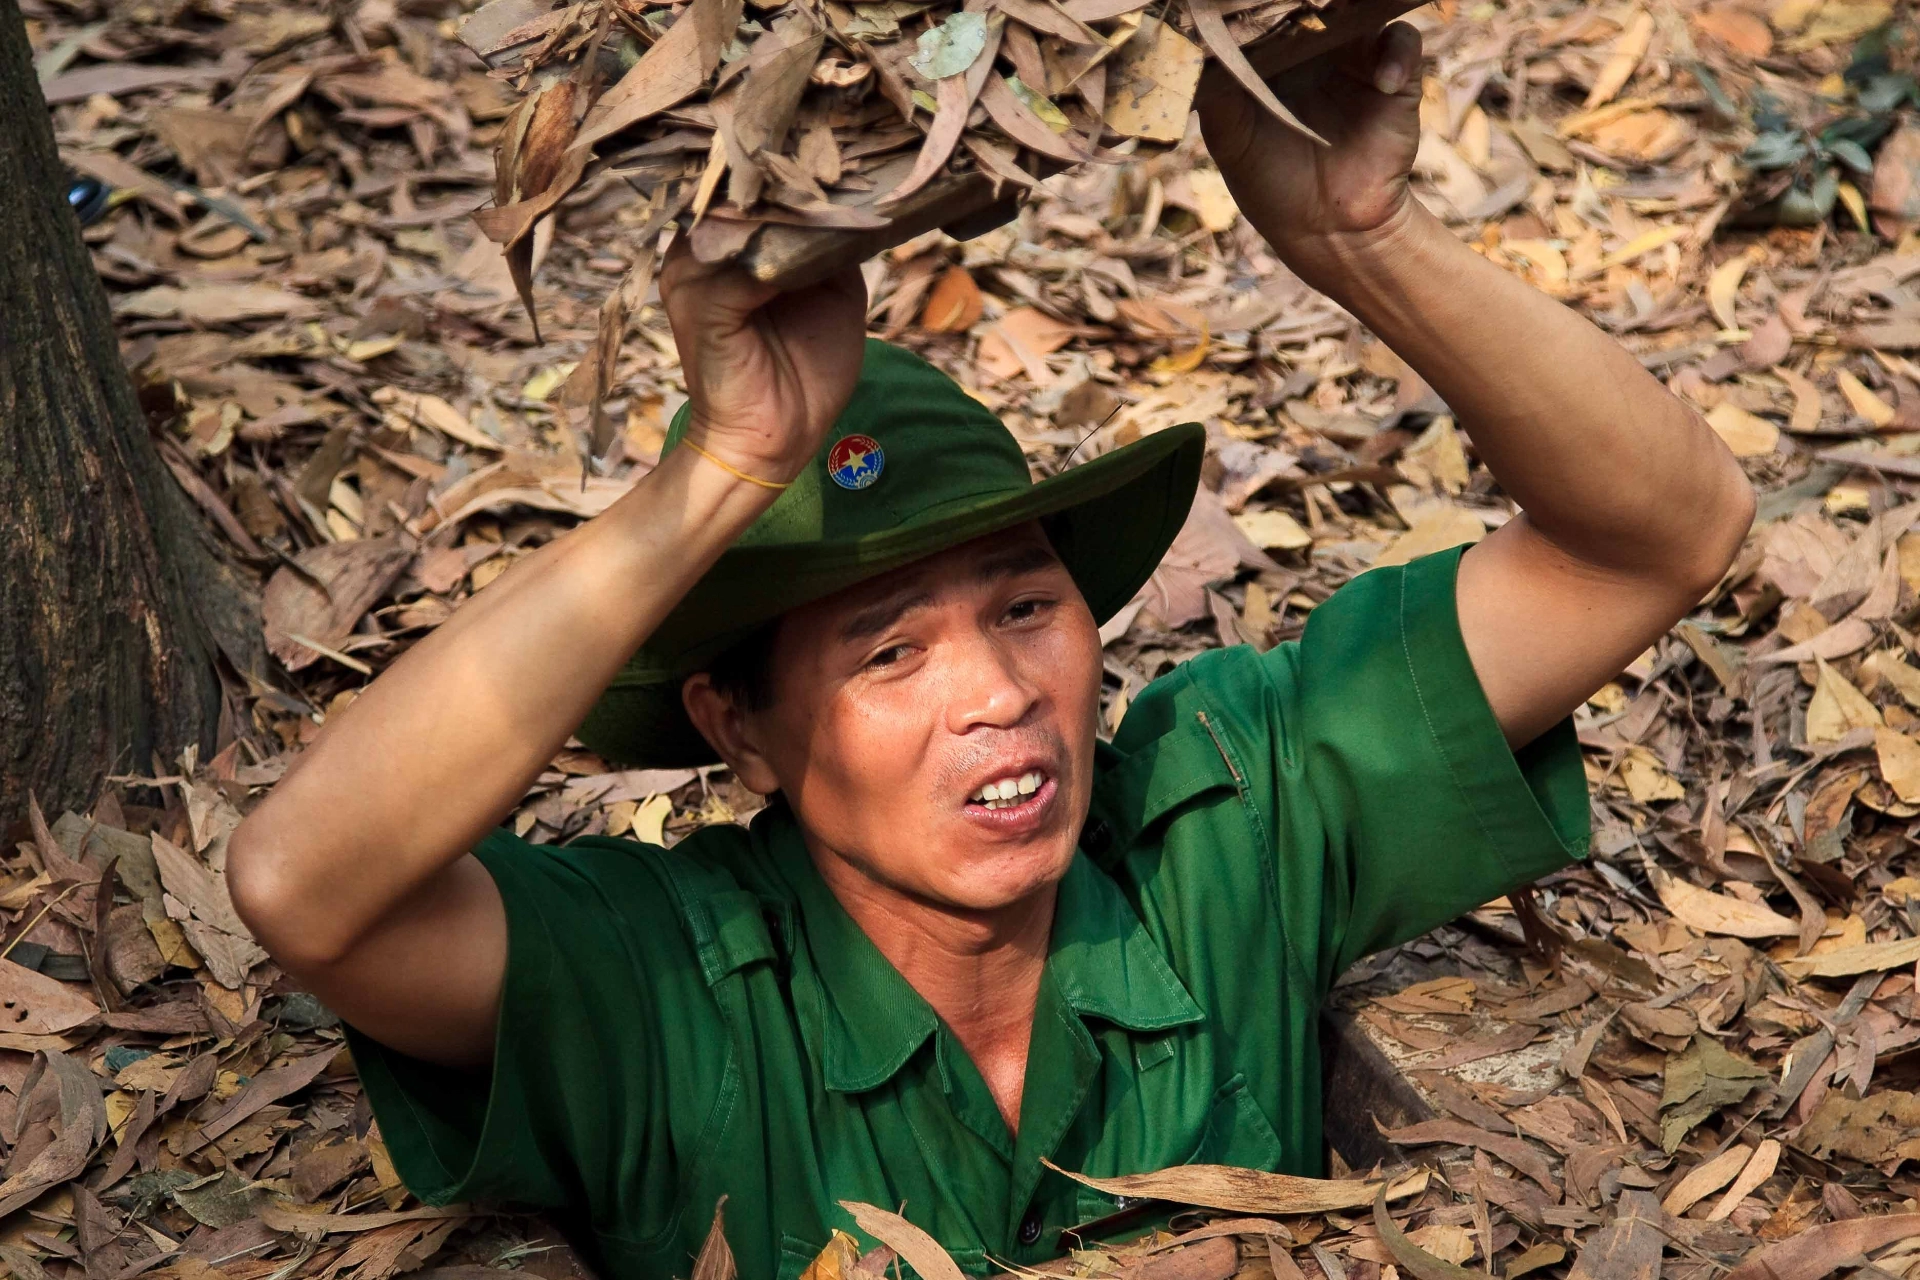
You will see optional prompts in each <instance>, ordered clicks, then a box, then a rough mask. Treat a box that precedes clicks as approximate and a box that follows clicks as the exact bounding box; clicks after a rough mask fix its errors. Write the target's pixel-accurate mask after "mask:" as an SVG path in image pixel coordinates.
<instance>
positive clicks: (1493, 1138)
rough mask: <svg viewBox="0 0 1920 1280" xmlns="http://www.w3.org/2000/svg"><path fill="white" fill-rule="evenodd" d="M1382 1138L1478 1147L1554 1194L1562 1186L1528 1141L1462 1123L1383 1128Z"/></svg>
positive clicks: (1395, 1141) (1399, 1143)
mask: <svg viewBox="0 0 1920 1280" xmlns="http://www.w3.org/2000/svg"><path fill="white" fill-rule="evenodd" d="M1380 1133H1381V1136H1383V1137H1384V1138H1386V1140H1387V1141H1388V1142H1391V1143H1393V1144H1394V1145H1396V1146H1426V1145H1428V1144H1431V1143H1436V1142H1444V1143H1448V1144H1450V1145H1457V1146H1463V1147H1477V1148H1478V1149H1480V1150H1482V1151H1485V1152H1487V1153H1488V1154H1489V1155H1495V1156H1498V1157H1500V1158H1501V1159H1502V1160H1504V1161H1506V1162H1507V1163H1508V1164H1510V1165H1512V1166H1513V1167H1514V1168H1515V1169H1518V1170H1519V1171H1520V1172H1521V1173H1523V1174H1525V1175H1526V1176H1527V1177H1529V1178H1531V1179H1532V1180H1533V1181H1534V1182H1537V1183H1538V1184H1540V1186H1541V1187H1542V1188H1544V1189H1545V1190H1547V1191H1548V1192H1550V1193H1553V1194H1558V1193H1559V1189H1560V1188H1559V1184H1558V1183H1557V1182H1556V1181H1555V1180H1554V1177H1553V1169H1552V1166H1550V1165H1549V1164H1548V1163H1547V1159H1546V1157H1545V1156H1543V1155H1541V1154H1540V1153H1539V1151H1537V1150H1536V1149H1535V1148H1533V1147H1532V1146H1529V1145H1528V1144H1527V1142H1526V1141H1525V1140H1524V1139H1521V1138H1516V1137H1513V1136H1511V1135H1509V1134H1503V1133H1489V1132H1487V1131H1486V1130H1485V1129H1480V1128H1476V1127H1475V1126H1473V1125H1470V1124H1462V1123H1461V1122H1460V1121H1458V1120H1421V1121H1419V1122H1417V1123H1415V1124H1410V1125H1404V1126H1402V1127H1401V1128H1398V1129H1388V1128H1385V1127H1382V1128H1381V1130H1380Z"/></svg>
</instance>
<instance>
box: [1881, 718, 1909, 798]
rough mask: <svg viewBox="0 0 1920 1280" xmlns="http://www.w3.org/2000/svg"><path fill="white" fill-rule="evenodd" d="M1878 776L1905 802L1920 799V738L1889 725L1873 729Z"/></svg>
mask: <svg viewBox="0 0 1920 1280" xmlns="http://www.w3.org/2000/svg"><path fill="white" fill-rule="evenodd" d="M1873 752H1874V754H1875V755H1876V756H1878V757H1879V758H1880V777H1881V779H1882V780H1884V781H1885V782H1886V784H1887V785H1888V786H1890V787H1892V788H1893V794H1895V795H1896V796H1899V797H1900V799H1901V800H1902V801H1904V802H1905V803H1907V804H1915V803H1920V742H1915V741H1914V740H1913V739H1912V738H1909V737H1908V736H1907V735H1906V734H1904V733H1898V732H1896V731H1894V730H1892V729H1875V730H1874V731H1873Z"/></svg>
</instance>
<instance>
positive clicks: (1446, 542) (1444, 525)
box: [1373, 502, 1487, 568]
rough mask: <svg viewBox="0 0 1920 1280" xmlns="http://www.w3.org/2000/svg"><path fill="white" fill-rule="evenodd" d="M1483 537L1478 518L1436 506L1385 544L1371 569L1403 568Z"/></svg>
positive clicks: (1451, 507) (1447, 505)
mask: <svg viewBox="0 0 1920 1280" xmlns="http://www.w3.org/2000/svg"><path fill="white" fill-rule="evenodd" d="M1486 536H1487V527H1486V525H1484V524H1482V523H1480V517H1479V516H1476V515H1475V514H1473V512H1471V511H1468V510H1467V509H1466V508H1465V507H1456V506H1454V505H1453V504H1452V503H1450V502H1436V503H1434V504H1432V505H1431V506H1430V507H1429V508H1427V510H1426V511H1425V512H1424V513H1423V514H1422V515H1421V516H1420V518H1419V519H1417V520H1415V521H1413V523H1412V527H1411V528H1409V529H1408V530H1407V531H1406V532H1405V533H1403V534H1401V535H1400V536H1399V537H1397V538H1395V539H1394V540H1393V541H1392V542H1390V543H1388V544H1387V549H1386V550H1385V551H1382V552H1381V553H1380V554H1379V555H1378V556H1377V557H1375V558H1374V561H1373V563H1374V567H1375V568H1380V567H1383V566H1386V565H1393V564H1406V563H1407V562H1408V561H1409V560H1417V559H1419V558H1420V557H1421V556H1425V555H1431V554H1433V553H1434V552H1436V551H1445V550H1446V549H1447V548H1449V547H1457V546H1459V545H1460V544H1461V543H1463V542H1478V541H1480V539H1482V538H1484V537H1486Z"/></svg>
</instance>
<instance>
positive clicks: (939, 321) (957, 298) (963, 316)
mask: <svg viewBox="0 0 1920 1280" xmlns="http://www.w3.org/2000/svg"><path fill="white" fill-rule="evenodd" d="M985 305H986V304H985V301H984V299H983V298H982V297H981V295H980V286H979V285H977V284H975V283H974V282H973V276H972V275H971V274H970V273H969V272H968V271H967V269H966V268H965V267H948V268H947V270H946V271H945V273H943V274H942V275H941V277H940V278H939V279H938V280H937V281H935V282H934V285H933V289H932V291H931V292H929V293H928V294H927V304H926V306H925V307H924V308H922V310H921V312H920V327H921V328H923V329H925V330H927V331H928V332H930V333H965V332H966V331H967V330H968V329H971V328H973V326H974V325H975V324H976V323H977V322H978V321H979V319H980V315H981V312H982V310H983V308H984V307H985Z"/></svg>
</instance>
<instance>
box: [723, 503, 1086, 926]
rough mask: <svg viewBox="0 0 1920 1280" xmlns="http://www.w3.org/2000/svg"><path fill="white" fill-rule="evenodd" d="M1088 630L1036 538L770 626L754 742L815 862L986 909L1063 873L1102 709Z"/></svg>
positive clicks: (987, 549)
mask: <svg viewBox="0 0 1920 1280" xmlns="http://www.w3.org/2000/svg"><path fill="white" fill-rule="evenodd" d="M1100 647H1101V646H1100V635H1099V630H1098V628H1097V627H1096V626H1095V624H1094V620H1093V614H1092V613H1091V611H1089V610H1088V608H1087V603H1086V601H1085V600H1084V599H1083V598H1082V597H1081V595H1080V591H1079V588H1078V587H1076V586H1075V585H1074V582H1073V579H1072V578H1071V577H1070V576H1069V575H1068V573H1067V571H1066V568H1065V567H1064V566H1063V565H1062V564H1061V563H1060V561H1059V559H1058V558H1057V557H1056V556H1055V555H1054V553H1053V549H1052V547H1051V546H1050V545H1049V544H1048V542H1047V539H1046V535H1045V534H1043V533H1042V532H1041V530H1040V526H1039V525H1038V524H1037V523H1033V524H1028V525H1025V526H1023V527H1021V528H1017V529H1012V530H1008V531H1006V532H1003V533H997V534H992V535H990V536H988V537H983V538H979V539H976V540H975V541H973V542H970V543H967V544H966V545H965V546H961V547H956V548H954V549H953V550H951V551H947V552H943V553H941V554H939V555H936V556H933V557H931V558H929V559H927V560H923V561H919V562H917V563H915V564H912V565H909V566H907V567H906V568H903V569H900V570H898V571H896V572H894V573H891V574H888V575H886V576H884V577H881V578H878V579H874V580H872V581H869V582H866V583H862V584H860V585H859V586H857V587H854V588H851V589H849V590H847V591H844V592H842V593H840V594H839V595H836V596H832V597H830V598H828V599H825V600H821V601H818V602H815V603H814V604H811V605H807V606H805V607H803V608H801V609H797V610H795V611H794V612H792V613H790V614H788V615H787V616H786V617H785V618H783V619H782V620H781V623H780V627H779V631H778V635H777V637H776V639H775V642H774V646H773V684H774V690H775V697H774V702H773V705H772V706H771V707H769V708H768V709H766V710H765V711H762V712H759V713H756V714H754V715H751V716H749V717H748V718H747V720H748V726H749V727H748V732H749V733H750V735H751V737H752V738H753V740H754V742H755V745H756V747H757V749H758V750H759V752H760V753H761V754H762V756H763V758H764V760H765V762H766V764H767V766H768V767H769V768H770V770H771V773H772V775H773V778H774V780H775V781H777V785H778V787H779V789H780V790H781V791H782V792H783V793H785V795H786V797H787V799H788V801H789V803H791V804H792V806H793V808H794V811H795V813H796V814H797V815H798V816H799V819H800V823H801V826H802V827H803V828H804V829H805V830H806V832H807V833H808V837H809V839H810V841H811V842H812V844H813V847H814V851H815V854H816V856H819V855H821V854H823V853H824V854H828V855H837V856H838V857H839V858H841V859H843V860H844V861H845V862H847V863H848V864H850V865H851V866H852V867H854V868H856V869H857V870H859V871H860V872H862V873H864V874H865V875H866V876H868V877H870V878H871V879H873V880H875V881H878V882H879V883H880V884H882V885H885V886H886V887H888V888H890V889H893V890H895V891H897V892H901V893H905V894H907V895H909V896H912V897H915V898H919V899H922V900H925V901H929V902H933V903H936V904H939V905H942V906H946V907H952V908H959V909H962V910H973V911H991V910H994V909H996V908H999V907H1003V906H1007V905H1009V904H1011V903H1014V902H1017V901H1020V900H1021V899H1023V898H1025V897H1027V896H1028V895H1030V894H1032V893H1034V892H1036V891H1037V890H1039V889H1041V888H1044V887H1045V886H1047V885H1050V884H1053V883H1055V882H1056V881H1058V880H1059V878H1060V877H1061V876H1062V875H1064V874H1065V872H1066V869H1067V865H1068V863H1069V862H1070V861H1071V860H1072V857H1073V850H1074V846H1075V843H1076V841H1077V840H1078V839H1079V834H1080V825H1081V823H1082V821H1083V820H1084V819H1085V817H1086V812H1087V803H1088V799H1089V795H1090V791H1091V786H1092V780H1093V742H1094V730H1095V726H1096V723H1097V717H1098V714H1099V705H1100V673H1101V661H1100Z"/></svg>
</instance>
